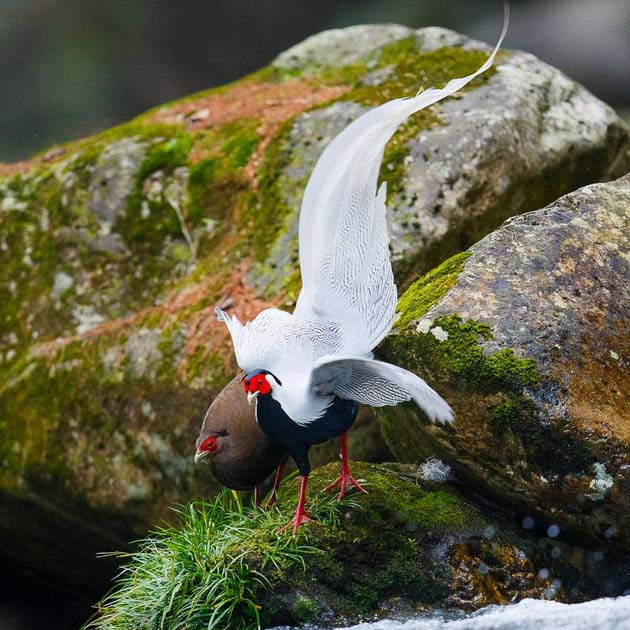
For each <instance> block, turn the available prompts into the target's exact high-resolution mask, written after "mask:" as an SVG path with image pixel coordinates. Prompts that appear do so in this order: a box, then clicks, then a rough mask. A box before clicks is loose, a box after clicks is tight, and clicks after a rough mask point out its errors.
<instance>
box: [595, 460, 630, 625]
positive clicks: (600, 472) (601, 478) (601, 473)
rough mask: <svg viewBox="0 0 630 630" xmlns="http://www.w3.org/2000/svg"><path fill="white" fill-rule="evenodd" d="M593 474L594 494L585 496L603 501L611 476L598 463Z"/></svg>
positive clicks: (610, 486) (610, 485)
mask: <svg viewBox="0 0 630 630" xmlns="http://www.w3.org/2000/svg"><path fill="white" fill-rule="evenodd" d="M593 472H594V473H595V479H593V480H592V481H591V483H590V484H589V488H590V489H591V490H594V492H593V493H592V494H587V495H586V496H587V497H588V498H589V499H592V500H593V501H603V499H604V497H605V496H606V493H607V492H608V491H609V490H610V489H611V488H612V487H613V483H614V482H613V478H612V475H609V474H608V473H607V472H606V467H605V466H604V464H600V463H599V462H597V463H596V464H593ZM629 625H630V624H629Z"/></svg>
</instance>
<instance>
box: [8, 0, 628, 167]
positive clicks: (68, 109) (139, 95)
mask: <svg viewBox="0 0 630 630" xmlns="http://www.w3.org/2000/svg"><path fill="white" fill-rule="evenodd" d="M502 10H503V9H502V6H501V2H500V0H389V1H383V0H345V1H334V0H179V1H178V0H114V1H103V0H0V113H1V115H0V161H14V160H18V159H21V158H25V157H27V156H29V155H30V154H31V153H33V152H35V151H38V150H41V149H44V148H46V147H47V146H49V145H50V144H53V143H56V142H63V141H65V140H71V139H73V138H77V137H80V136H83V135H86V134H88V133H90V132H93V131H97V130H99V129H103V128H107V127H110V126H112V125H114V124H116V123H118V122H121V121H124V120H126V119H128V118H130V117H132V116H134V115H135V114H138V113H140V112H142V111H144V110H146V109H148V108H149V107H151V106H153V105H157V104H159V103H163V102H165V101H168V100H171V99H174V98H177V97H179V96H184V95H186V94H190V93H191V92H195V91H198V90H202V89H205V88H208V87H211V86H214V85H219V84H221V83H225V82H228V81H231V80H233V79H236V78H238V77H240V76H242V75H243V74H245V73H247V72H249V71H252V70H254V69H256V68H259V67H260V66H262V65H264V64H265V63H267V62H268V61H269V60H271V59H272V58H273V57H274V56H275V55H276V54H277V53H279V52H280V51H282V50H284V49H286V48H288V47H289V46H291V45H292V44H295V43H297V42H299V41H300V40H302V39H304V38H305V37H306V36H308V35H310V34H312V33H316V32H318V31H321V30H323V29H326V28H335V27H341V26H347V25H350V24H359V23H366V22H398V23H401V24H405V25H407V26H412V27H420V26H426V25H439V26H445V27H449V28H453V29H455V30H459V31H461V32H464V33H466V34H467V35H470V36H472V37H476V38H479V39H484V40H486V41H490V42H494V41H495V40H496V38H497V35H498V32H499V28H500V22H501V15H502ZM506 45H507V46H508V47H512V48H521V49H525V50H528V51H530V52H533V53H534V54H536V55H537V56H539V57H541V58H542V59H544V60H545V61H548V62H549V63H551V64H553V65H555V66H557V67H559V68H561V69H562V70H564V71H565V72H566V73H567V74H569V75H570V76H572V77H573V78H575V79H577V80H578V81H580V82H582V83H584V84H585V85H586V86H587V87H589V89H591V91H593V92H594V93H595V94H597V95H598V96H600V97H601V98H603V99H604V100H606V101H608V102H609V103H610V104H611V105H613V106H614V107H616V108H617V109H618V110H621V111H625V110H627V109H628V108H630V72H629V71H628V67H629V66H630V2H629V1H628V0H598V1H597V2H594V1H593V0H555V1H553V0H546V1H541V0H520V1H513V2H512V22H511V27H510V33H509V36H508V39H507V42H506Z"/></svg>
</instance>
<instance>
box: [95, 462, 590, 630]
mask: <svg viewBox="0 0 630 630" xmlns="http://www.w3.org/2000/svg"><path fill="white" fill-rule="evenodd" d="M396 468H397V470H395V469H396ZM352 470H353V473H354V475H355V477H357V478H359V479H361V480H362V483H364V485H365V487H366V488H367V490H368V494H367V495H364V494H359V493H356V492H353V493H349V494H348V496H347V497H346V498H345V499H344V500H343V501H342V502H341V503H338V502H337V500H336V498H335V497H334V496H332V495H331V494H330V493H325V494H323V493H322V490H323V489H324V487H325V486H326V485H327V484H328V483H329V482H330V481H331V479H333V478H334V477H335V476H336V475H337V473H338V464H329V465H327V466H325V467H323V468H319V469H317V470H315V471H314V472H313V473H312V475H311V478H310V480H309V492H308V496H309V500H308V503H307V505H308V506H309V507H310V509H311V510H312V515H313V516H314V517H315V518H316V519H317V521H313V522H310V523H307V524H306V525H304V526H302V528H301V529H300V531H299V533H298V536H297V537H296V538H294V539H293V538H291V536H290V534H289V533H284V534H278V533H277V530H278V528H279V527H280V526H281V525H283V524H285V523H286V522H287V521H288V520H289V519H290V518H291V515H292V513H293V510H294V509H295V502H296V499H297V493H298V486H299V484H298V480H297V479H293V480H290V481H287V482H285V483H284V484H283V486H282V488H281V494H280V498H279V503H278V506H277V507H275V508H272V509H267V510H261V509H252V508H246V507H243V506H242V504H240V503H239V502H235V501H234V500H233V499H231V498H230V497H229V495H224V496H223V497H222V498H220V499H218V500H216V501H214V502H213V503H211V504H202V505H200V504H197V505H191V506H187V507H186V508H184V509H183V510H182V511H181V513H182V520H181V522H180V524H179V525H178V526H177V527H175V528H169V529H167V530H162V531H161V532H156V533H155V534H154V535H153V536H151V537H150V538H148V539H147V540H146V541H143V542H141V544H140V549H139V550H138V552H137V553H136V554H135V555H132V556H131V557H127V564H126V566H125V568H124V569H123V573H122V577H121V580H120V582H119V583H118V584H117V585H116V587H115V589H114V591H113V594H112V595H110V596H109V597H107V598H106V599H105V600H104V601H103V602H102V603H101V604H100V606H99V610H100V613H99V614H97V616H96V618H95V619H94V621H93V625H92V626H91V627H93V628H97V629H99V628H101V629H105V628H107V629H108V630H115V629H117V628H121V629H122V628H128V627H131V626H133V627H152V626H153V625H154V624H155V623H156V622H157V621H158V620H159V623H161V624H162V625H164V626H165V627H169V628H174V629H175V628H188V630H196V629H201V628H210V629H212V628H226V627H229V628H235V629H237V628H242V629H246V628H256V627H270V626H274V625H277V624H291V625H293V624H302V623H305V622H309V623H315V624H325V625H326V626H327V627H328V626H330V625H336V624H337V623H340V622H342V621H343V622H344V623H348V622H349V621H351V620H358V619H360V618H362V617H364V616H366V615H379V614H382V613H385V612H386V611H387V610H388V609H391V608H392V607H395V608H397V610H398V611H400V610H401V607H402V608H407V609H408V610H410V611H411V610H414V609H417V608H421V609H422V610H427V609H429V610H430V609H432V608H436V607H440V608H441V609H444V608H447V609H448V608H450V607H457V608H459V609H460V610H461V609H462V608H463V609H467V610H474V609H477V608H480V607H482V606H485V605H489V604H504V603H507V602H512V601H517V600H519V599H522V598H525V597H535V598H542V597H545V598H548V599H556V600H560V601H568V600H579V599H581V598H584V597H586V596H589V595H592V594H593V593H594V591H592V590H591V589H592V588H593V585H592V583H591V582H590V581H589V579H588V578H585V577H584V575H583V573H582V572H581V571H580V570H578V569H576V567H575V566H573V565H572V563H571V561H570V560H569V558H568V556H567V557H565V558H563V559H559V556H558V555H557V554H553V555H555V559H554V557H553V556H552V554H551V548H550V547H545V546H541V545H540V544H538V542H537V541H536V539H535V538H531V537H528V536H527V535H525V534H520V535H519V534H518V533H517V532H516V530H515V529H514V528H513V527H512V526H510V525H509V524H507V523H506V522H504V521H501V520H497V516H496V512H495V515H494V516H489V513H490V511H489V510H487V509H486V508H480V507H478V506H475V505H474V504H473V503H472V502H471V499H470V498H466V497H465V496H464V495H462V494H461V491H460V490H458V489H457V488H456V487H454V486H453V485H451V484H438V483H435V482H429V481H424V480H423V479H422V478H421V476H420V472H419V470H418V469H416V468H413V467H406V468H405V467H401V466H398V467H396V466H394V469H391V468H388V467H385V466H379V465H374V464H365V463H358V462H355V463H353V464H352ZM543 568H544V569H545V570H544V571H541V569H543Z"/></svg>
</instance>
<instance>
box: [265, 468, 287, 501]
mask: <svg viewBox="0 0 630 630" xmlns="http://www.w3.org/2000/svg"><path fill="white" fill-rule="evenodd" d="M283 476H284V464H280V466H278V468H276V476H275V478H274V480H273V488H271V492H270V493H269V498H268V499H267V505H266V506H265V507H271V506H272V505H275V503H276V499H277V498H278V488H279V487H280V481H282V477H283Z"/></svg>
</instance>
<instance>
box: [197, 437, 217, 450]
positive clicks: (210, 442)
mask: <svg viewBox="0 0 630 630" xmlns="http://www.w3.org/2000/svg"><path fill="white" fill-rule="evenodd" d="M217 446H218V444H217V439H216V438H214V437H209V438H206V439H205V440H204V441H203V443H202V445H201V448H200V449H199V450H200V451H204V452H206V451H207V452H208V453H214V451H216V450H217Z"/></svg>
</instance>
